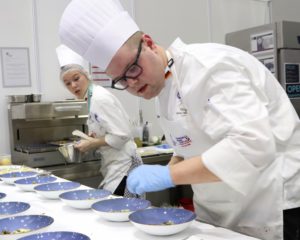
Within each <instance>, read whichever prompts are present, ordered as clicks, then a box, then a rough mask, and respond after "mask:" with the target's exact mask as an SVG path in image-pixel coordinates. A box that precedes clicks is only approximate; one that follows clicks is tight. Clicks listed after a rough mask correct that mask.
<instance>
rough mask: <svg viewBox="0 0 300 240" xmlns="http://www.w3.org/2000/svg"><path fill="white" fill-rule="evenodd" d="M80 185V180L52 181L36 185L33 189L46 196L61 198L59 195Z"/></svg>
mask: <svg viewBox="0 0 300 240" xmlns="http://www.w3.org/2000/svg"><path fill="white" fill-rule="evenodd" d="M79 187H80V183H78V182H52V183H46V184H41V185H38V186H35V187H34V188H33V189H34V190H35V191H36V192H37V193H39V194H40V195H42V196H43V197H45V198H50V199H59V195H60V194H62V193H64V192H67V191H71V190H74V189H76V188H79Z"/></svg>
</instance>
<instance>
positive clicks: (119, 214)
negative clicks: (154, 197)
mask: <svg viewBox="0 0 300 240" xmlns="http://www.w3.org/2000/svg"><path fill="white" fill-rule="evenodd" d="M150 205H151V202H150V201H148V200H145V199H139V198H114V199H107V200H102V201H99V202H96V203H94V204H93V205H92V209H93V210H94V212H96V213H97V214H98V215H100V216H101V217H102V218H104V219H106V220H109V221H128V220H129V219H128V216H129V214H130V213H132V212H134V211H137V210H140V209H145V208H148V207H150Z"/></svg>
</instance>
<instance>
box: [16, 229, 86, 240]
mask: <svg viewBox="0 0 300 240" xmlns="http://www.w3.org/2000/svg"><path fill="white" fill-rule="evenodd" d="M59 233H67V234H76V235H79V236H81V237H85V239H84V240H91V238H90V237H89V236H88V235H86V234H84V233H80V232H74V231H46V232H41V233H35V234H31V235H29V236H24V237H22V238H19V239H18V240H27V239H31V238H32V237H35V236H37V237H39V236H41V235H43V234H59Z"/></svg>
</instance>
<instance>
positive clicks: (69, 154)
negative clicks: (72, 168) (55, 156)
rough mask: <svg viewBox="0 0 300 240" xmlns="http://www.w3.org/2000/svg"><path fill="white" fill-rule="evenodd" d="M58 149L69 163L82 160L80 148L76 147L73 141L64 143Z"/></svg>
mask: <svg viewBox="0 0 300 240" xmlns="http://www.w3.org/2000/svg"><path fill="white" fill-rule="evenodd" d="M58 150H59V152H60V153H61V154H62V155H63V157H64V159H65V160H66V162H67V163H81V162H82V154H81V152H80V151H79V150H78V149H76V148H74V144H73V143H68V144H64V145H62V146H60V147H59V148H58Z"/></svg>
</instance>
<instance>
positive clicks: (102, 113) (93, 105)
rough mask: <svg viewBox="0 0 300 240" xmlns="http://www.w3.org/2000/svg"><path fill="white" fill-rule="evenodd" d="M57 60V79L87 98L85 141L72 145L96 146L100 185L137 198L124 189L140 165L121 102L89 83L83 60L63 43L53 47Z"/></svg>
mask: <svg viewBox="0 0 300 240" xmlns="http://www.w3.org/2000/svg"><path fill="white" fill-rule="evenodd" d="M56 52H57V55H58V59H59V62H60V66H61V70H60V78H61V80H62V81H63V83H64V85H65V86H66V87H67V89H68V90H69V91H70V92H71V93H72V94H73V95H75V96H76V98H78V99H84V98H87V101H88V111H89V117H88V120H87V125H88V129H89V135H90V136H91V137H90V138H89V139H88V140H84V139H82V140H81V141H80V142H79V143H77V144H76V145H75V148H77V149H78V150H79V151H81V152H86V151H89V150H95V149H98V150H99V151H100V153H101V168H100V172H101V174H102V175H103V178H104V179H103V181H102V182H101V183H100V185H99V187H100V188H104V189H106V190H109V191H111V192H112V193H113V194H116V195H120V196H125V197H137V195H136V194H131V193H130V192H128V190H127V188H126V178H127V174H128V172H129V171H130V170H132V169H133V168H135V167H137V166H139V165H141V164H142V160H141V158H140V156H139V155H138V154H137V152H136V144H135V142H134V141H133V137H132V132H131V127H130V123H129V117H128V115H127V113H126V111H125V109H124V108H123V106H122V105H121V103H120V101H119V100H118V99H117V98H116V97H115V96H114V95H113V94H111V93H110V92H109V91H108V90H106V89H105V88H103V87H101V86H98V85H94V84H92V82H91V80H90V78H89V75H88V73H87V71H86V70H85V69H84V67H83V62H84V61H83V59H82V58H81V57H80V56H79V55H78V54H76V53H75V52H73V51H72V50H71V49H69V48H67V47H66V46H64V45H60V46H59V47H58V48H57V49H56Z"/></svg>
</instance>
